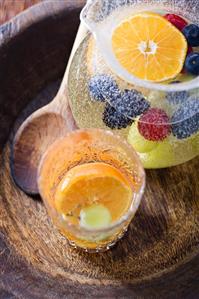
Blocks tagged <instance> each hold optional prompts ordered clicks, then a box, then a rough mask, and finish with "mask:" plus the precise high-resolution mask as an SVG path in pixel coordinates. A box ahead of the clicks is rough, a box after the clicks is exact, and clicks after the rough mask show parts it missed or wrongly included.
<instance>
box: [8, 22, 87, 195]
mask: <svg viewBox="0 0 199 299" xmlns="http://www.w3.org/2000/svg"><path fill="white" fill-rule="evenodd" d="M85 34H86V30H85V28H84V27H83V26H82V25H81V27H80V29H79V31H78V35H77V38H76V42H75V44H74V47H73V50H72V53H71V58H72V56H73V53H74V52H75V50H76V49H77V47H78V45H79V43H80V42H81V40H82V38H83V37H84V36H85ZM71 58H70V60H69V63H68V67H67V69H66V72H65V75H64V78H63V81H62V84H61V87H60V89H59V91H58V94H57V95H56V97H55V98H54V100H53V101H52V102H51V103H50V104H48V105H46V106H44V107H43V108H41V109H39V110H37V111H36V112H34V113H33V114H32V115H30V116H29V117H28V118H27V119H26V120H25V122H24V123H23V124H22V125H21V127H20V128H19V130H18V131H17V133H16V135H15V138H14V141H13V144H12V147H11V171H12V176H13V179H14V181H15V183H16V184H17V185H18V186H19V187H20V188H21V189H22V190H23V191H24V192H26V193H28V194H38V193H39V192H38V186H37V169H38V166H39V162H40V160H41V157H42V155H43V154H44V153H45V151H46V150H47V148H48V147H49V146H50V145H51V144H52V143H53V142H54V141H55V140H56V139H58V138H60V137H62V136H64V135H65V134H66V133H68V132H70V131H72V130H74V129H76V128H77V127H76V124H75V121H74V119H73V116H72V112H71V110H70V107H69V104H68V99H67V96H66V94H67V91H66V87H67V78H68V69H69V65H70V62H71Z"/></svg>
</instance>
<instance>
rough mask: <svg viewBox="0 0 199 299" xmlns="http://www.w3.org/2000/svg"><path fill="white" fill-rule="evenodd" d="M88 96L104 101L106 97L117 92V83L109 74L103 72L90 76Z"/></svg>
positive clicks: (112, 95) (110, 96)
mask: <svg viewBox="0 0 199 299" xmlns="http://www.w3.org/2000/svg"><path fill="white" fill-rule="evenodd" d="M88 89H89V92H90V96H91V97H92V98H93V99H94V100H95V101H98V102H105V100H106V99H107V98H112V97H114V96H116V95H117V94H119V89H118V86H117V83H116V82H115V80H113V78H112V77H111V76H107V75H104V74H101V75H96V76H94V77H92V78H91V79H90V81H89V83H88Z"/></svg>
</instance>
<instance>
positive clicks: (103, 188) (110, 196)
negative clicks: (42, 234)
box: [55, 162, 133, 223]
mask: <svg viewBox="0 0 199 299" xmlns="http://www.w3.org/2000/svg"><path fill="white" fill-rule="evenodd" d="M132 196H133V194H132V188H131V186H130V184H129V182H128V180H127V179H126V177H125V176H124V175H123V173H121V172H120V171H119V170H118V169H117V168H115V167H113V166H111V165H109V164H106V163H100V162H95V163H86V164H82V165H78V166H75V167H74V168H72V169H71V170H69V171H68V172H67V173H66V175H65V176H64V177H63V179H62V180H61V182H60V183H59V185H58V187H57V190H56V193H55V206H56V209H57V211H58V212H59V213H61V214H63V215H69V216H71V218H70V220H71V222H74V223H76V222H77V221H76V220H77V219H78V218H79V216H80V215H81V212H82V211H83V212H84V211H85V210H87V209H88V208H89V207H91V210H92V209H93V208H95V209H94V210H95V213H97V211H96V207H98V206H99V207H100V208H99V213H101V210H102V206H103V207H105V209H106V210H107V211H109V213H110V215H111V219H112V221H114V220H117V219H118V218H119V217H121V216H122V215H123V214H124V213H125V212H126V211H127V210H128V208H129V206H130V204H131V201H132ZM75 217H76V220H75Z"/></svg>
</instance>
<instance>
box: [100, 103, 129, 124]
mask: <svg viewBox="0 0 199 299" xmlns="http://www.w3.org/2000/svg"><path fill="white" fill-rule="evenodd" d="M103 122H104V123H105V125H106V126H107V127H109V128H111V129H122V128H126V127H128V125H130V124H132V122H133V121H132V119H130V118H129V117H127V116H125V115H123V114H121V113H120V112H118V110H116V109H115V108H114V107H112V106H111V105H109V103H107V104H106V106H105V109H104V113H103Z"/></svg>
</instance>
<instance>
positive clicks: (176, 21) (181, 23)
mask: <svg viewBox="0 0 199 299" xmlns="http://www.w3.org/2000/svg"><path fill="white" fill-rule="evenodd" d="M164 17H165V19H167V20H168V21H169V22H170V23H171V24H173V25H174V26H175V27H176V28H178V29H179V30H180V31H181V30H182V29H183V28H184V27H185V26H187V24H188V23H187V21H185V20H184V19H183V18H181V17H179V16H177V15H174V14H167V15H165V16H164Z"/></svg>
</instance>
